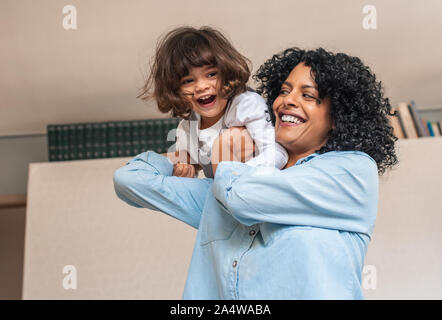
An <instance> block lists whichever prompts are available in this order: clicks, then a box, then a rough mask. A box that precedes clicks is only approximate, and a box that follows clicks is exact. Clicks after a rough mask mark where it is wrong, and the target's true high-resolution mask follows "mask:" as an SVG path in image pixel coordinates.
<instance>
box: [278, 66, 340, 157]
mask: <svg viewBox="0 0 442 320" xmlns="http://www.w3.org/2000/svg"><path fill="white" fill-rule="evenodd" d="M310 71H311V68H310V67H308V66H306V65H305V64H304V63H300V64H298V65H297V66H296V67H295V68H294V69H293V70H292V72H291V73H290V74H289V76H288V77H287V79H286V80H285V82H284V83H283V85H282V87H281V91H280V93H279V96H278V97H277V98H276V100H275V102H274V103H273V112H274V114H275V118H276V122H275V136H276V141H277V142H279V143H280V144H281V145H282V146H284V147H285V148H286V149H287V151H288V152H289V154H290V153H292V154H296V155H302V156H306V155H308V154H310V153H313V152H314V151H315V150H318V149H320V147H322V146H323V145H324V144H325V143H326V142H327V134H328V132H329V131H330V129H331V128H332V123H333V121H332V118H331V105H330V100H329V99H328V98H327V99H323V100H319V92H318V90H317V85H316V82H315V80H314V79H313V78H312V76H311V74H310Z"/></svg>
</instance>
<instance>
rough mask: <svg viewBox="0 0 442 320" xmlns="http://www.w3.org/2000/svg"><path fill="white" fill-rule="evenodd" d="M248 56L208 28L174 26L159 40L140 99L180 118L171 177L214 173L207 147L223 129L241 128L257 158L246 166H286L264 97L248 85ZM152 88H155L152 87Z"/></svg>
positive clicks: (210, 145) (218, 33)
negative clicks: (153, 103) (244, 129)
mask: <svg viewBox="0 0 442 320" xmlns="http://www.w3.org/2000/svg"><path fill="white" fill-rule="evenodd" d="M247 62H248V60H247V59H246V58H245V57H244V56H242V55H241V54H240V53H239V52H238V51H237V50H236V49H235V48H233V46H232V45H231V43H230V42H229V41H228V40H227V39H226V37H224V36H223V35H222V34H221V33H220V32H219V31H217V30H214V29H212V28H209V27H202V28H200V29H195V28H192V27H181V28H177V29H175V30H172V31H171V32H169V33H168V34H166V36H165V37H164V38H162V39H161V40H160V42H159V44H158V47H157V50H156V54H155V60H154V62H153V65H152V68H151V73H150V75H149V77H148V79H147V82H146V83H145V85H144V87H143V91H142V93H141V94H140V96H139V97H142V99H143V100H147V99H150V98H155V100H156V102H157V104H158V108H159V110H160V111H161V112H163V113H168V112H171V114H172V116H173V117H181V118H183V120H182V121H181V122H180V123H179V125H178V128H177V142H176V153H168V154H167V156H168V158H169V159H170V160H172V162H173V163H174V175H176V176H182V177H194V176H195V173H196V171H197V170H198V169H199V168H202V169H203V171H204V174H205V176H206V177H209V178H212V177H213V170H212V163H211V150H212V145H213V142H214V140H215V139H216V138H217V137H218V136H219V134H220V133H221V132H222V131H223V130H224V129H227V128H232V127H245V128H246V129H247V131H248V133H249V134H250V136H251V138H252V139H253V140H254V143H255V146H256V148H257V150H256V151H257V156H256V157H255V158H253V159H251V160H250V161H248V162H247V164H249V165H251V166H258V165H266V166H273V167H277V168H278V169H280V168H282V167H284V165H285V164H286V162H287V152H286V151H285V149H284V148H282V147H281V146H280V145H279V144H277V143H276V142H275V135H274V129H273V126H272V124H271V122H270V119H269V114H268V112H267V105H266V102H265V101H264V99H263V98H262V97H261V96H260V95H258V94H257V93H255V92H252V91H250V90H248V89H247V87H246V83H247V81H248V79H249V76H250V70H249V67H248V64H247ZM152 88H153V92H151V91H152Z"/></svg>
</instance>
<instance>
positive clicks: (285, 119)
mask: <svg viewBox="0 0 442 320" xmlns="http://www.w3.org/2000/svg"><path fill="white" fill-rule="evenodd" d="M281 121H283V122H292V123H296V124H301V123H304V121H302V120H300V119H299V118H297V117H295V116H291V115H288V114H284V115H282V117H281Z"/></svg>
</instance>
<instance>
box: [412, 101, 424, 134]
mask: <svg viewBox="0 0 442 320" xmlns="http://www.w3.org/2000/svg"><path fill="white" fill-rule="evenodd" d="M408 110H409V111H410V114H411V117H412V119H413V123H414V127H415V128H416V131H417V135H418V137H426V136H428V134H427V131H426V130H425V129H424V127H425V126H424V125H423V123H422V117H421V116H420V114H419V112H418V111H417V108H416V103H415V102H414V101H413V100H412V101H411V102H410V104H409V105H408Z"/></svg>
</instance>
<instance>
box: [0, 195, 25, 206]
mask: <svg viewBox="0 0 442 320" xmlns="http://www.w3.org/2000/svg"><path fill="white" fill-rule="evenodd" d="M20 207H26V194H0V209H6V208H20Z"/></svg>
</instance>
